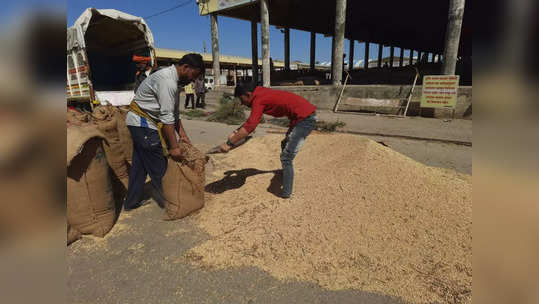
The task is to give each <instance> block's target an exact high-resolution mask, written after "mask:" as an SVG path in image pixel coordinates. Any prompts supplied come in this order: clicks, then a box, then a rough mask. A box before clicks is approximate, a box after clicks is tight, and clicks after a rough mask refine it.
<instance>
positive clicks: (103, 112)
mask: <svg viewBox="0 0 539 304" xmlns="http://www.w3.org/2000/svg"><path fill="white" fill-rule="evenodd" d="M118 111H119V110H118V109H116V108H115V107H113V106H99V107H96V108H95V109H94V113H93V117H94V118H95V124H96V125H97V129H98V130H99V131H101V132H102V133H103V134H104V135H105V138H106V140H107V142H106V143H105V144H104V145H103V148H104V149H105V155H106V156H107V161H108V163H109V165H110V167H111V168H112V171H114V173H115V174H116V176H117V177H118V179H119V180H120V181H121V182H122V184H123V185H124V187H126V188H127V184H128V180H129V164H128V163H127V161H126V159H125V157H124V151H123V145H122V142H121V141H120V135H119V133H118V128H117V121H116V120H117V115H116V114H117V112H118Z"/></svg>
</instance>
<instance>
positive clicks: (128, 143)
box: [116, 108, 133, 163]
mask: <svg viewBox="0 0 539 304" xmlns="http://www.w3.org/2000/svg"><path fill="white" fill-rule="evenodd" d="M127 112H128V110H127V109H125V108H119V109H118V112H116V121H117V129H118V135H119V137H120V142H121V144H122V148H123V153H124V158H125V160H127V161H128V162H129V163H131V162H132V161H133V139H132V138H131V132H129V129H128V128H127V125H126V124H125V117H126V116H127Z"/></svg>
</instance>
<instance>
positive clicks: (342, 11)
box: [331, 0, 346, 85]
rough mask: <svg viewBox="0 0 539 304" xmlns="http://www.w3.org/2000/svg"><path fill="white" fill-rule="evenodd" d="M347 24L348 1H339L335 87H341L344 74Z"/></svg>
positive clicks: (335, 37) (334, 70)
mask: <svg viewBox="0 0 539 304" xmlns="http://www.w3.org/2000/svg"><path fill="white" fill-rule="evenodd" d="M345 23H346V0H337V1H336V5H335V33H334V37H333V39H334V40H335V44H334V46H333V58H332V60H331V61H332V62H333V70H332V75H333V85H340V84H341V81H342V72H343V55H344V30H345Z"/></svg>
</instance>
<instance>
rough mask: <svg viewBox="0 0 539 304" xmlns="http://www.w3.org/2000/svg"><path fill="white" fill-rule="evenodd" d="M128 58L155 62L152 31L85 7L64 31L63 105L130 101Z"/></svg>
mask: <svg viewBox="0 0 539 304" xmlns="http://www.w3.org/2000/svg"><path fill="white" fill-rule="evenodd" d="M133 56H144V57H149V58H150V61H151V62H150V64H151V65H152V66H153V65H154V64H155V47H154V40H153V35H152V32H151V31H150V28H149V27H148V25H147V24H146V22H145V21H144V19H143V18H141V17H137V16H133V15H130V14H127V13H124V12H121V11H118V10H114V9H95V8H87V9H86V10H85V11H84V12H83V13H82V14H81V15H80V17H79V18H78V19H77V20H76V21H75V22H74V24H73V25H72V26H70V27H69V28H67V86H66V95H67V103H68V105H72V106H76V107H82V108H90V109H92V108H93V106H94V105H96V104H111V105H114V106H122V105H128V104H129V103H130V102H131V100H132V99H133V97H134V92H133V89H134V87H135V79H136V64H135V62H134V61H133V58H134V57H133Z"/></svg>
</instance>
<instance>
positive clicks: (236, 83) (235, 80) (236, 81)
mask: <svg viewBox="0 0 539 304" xmlns="http://www.w3.org/2000/svg"><path fill="white" fill-rule="evenodd" d="M237 85H238V70H237V69H236V65H234V86H237Z"/></svg>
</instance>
